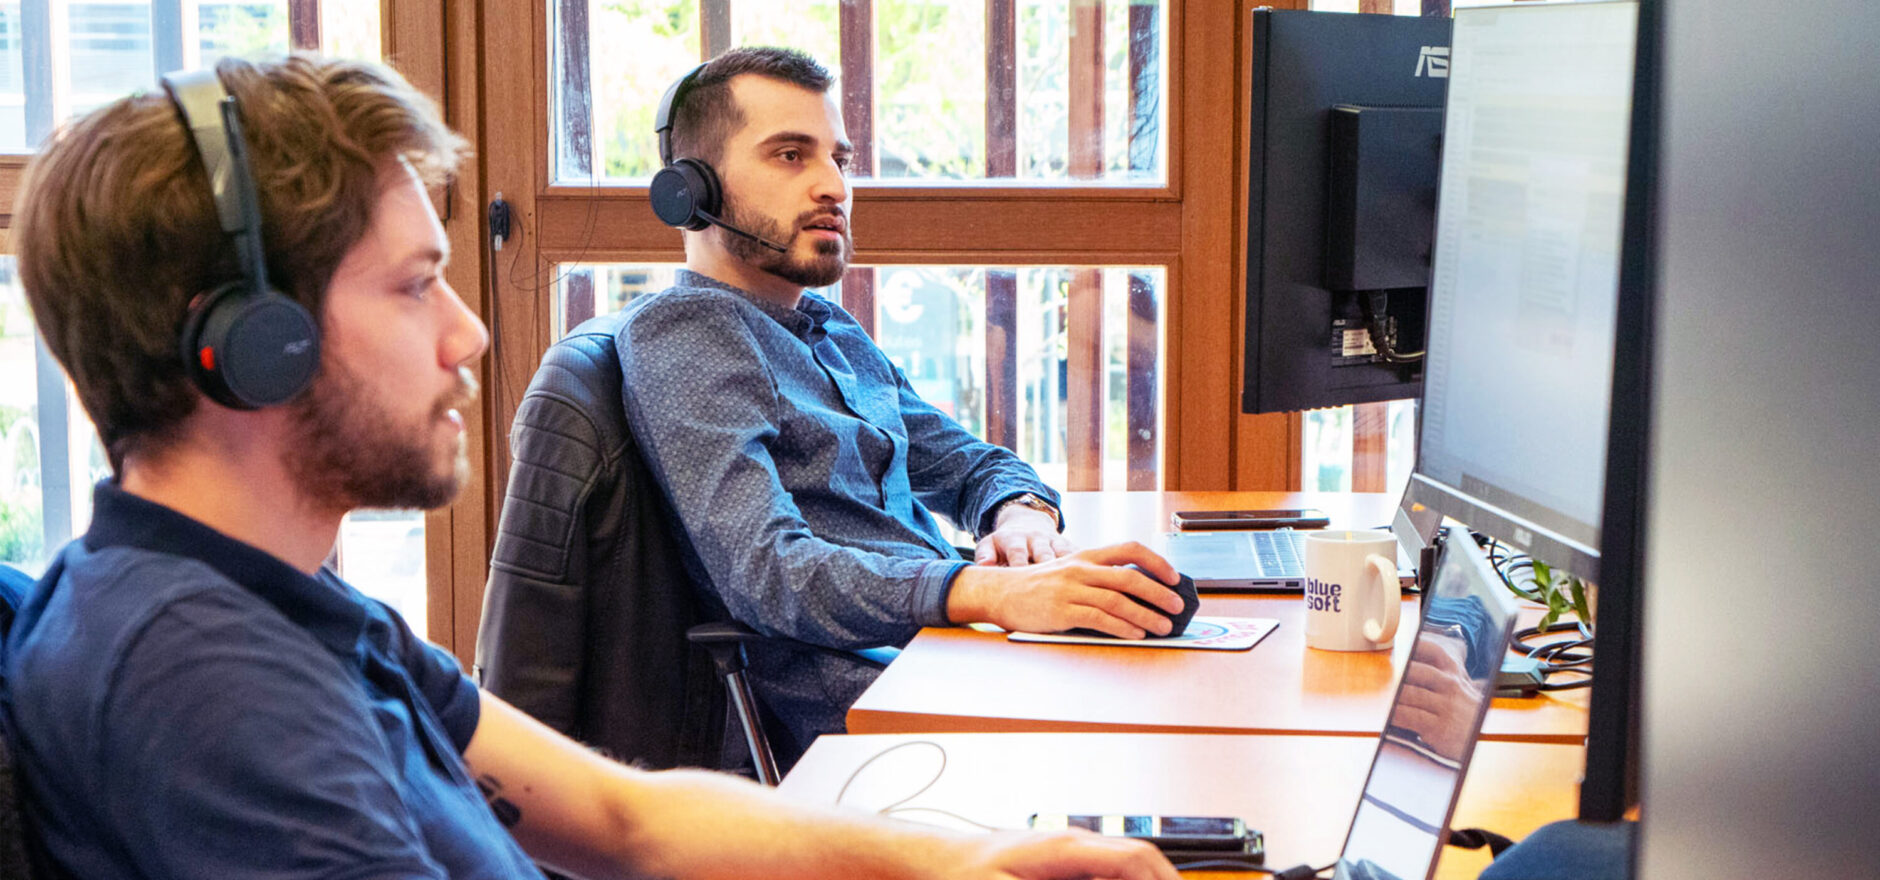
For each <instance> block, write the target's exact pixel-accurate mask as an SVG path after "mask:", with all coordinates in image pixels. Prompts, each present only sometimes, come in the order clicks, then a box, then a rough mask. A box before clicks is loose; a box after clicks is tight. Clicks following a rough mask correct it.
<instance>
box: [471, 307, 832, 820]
mask: <svg viewBox="0 0 1880 880" xmlns="http://www.w3.org/2000/svg"><path fill="white" fill-rule="evenodd" d="M617 328H618V320H617V316H604V317H601V318H596V319H593V320H591V321H588V322H587V323H585V324H583V325H581V326H580V327H577V328H576V329H575V330H574V332H572V333H570V334H569V335H568V336H567V337H566V338H564V339H563V340H561V341H560V342H558V343H556V344H555V345H554V346H552V347H551V348H550V349H549V351H548V353H547V355H546V356H544V358H543V360H542V366H541V367H540V368H539V369H538V370H537V371H536V374H535V377H534V379H533V380H531V382H530V383H529V387H528V390H527V391H526V392H525V393H524V395H523V399H522V403H521V405H520V406H519V408H518V409H517V411H516V419H515V423H514V425H513V426H512V427H511V429H510V437H509V442H510V450H511V453H512V455H513V457H514V463H513V465H512V467H511V469H510V476H509V483H508V487H507V490H506V495H505V498H504V499H503V509H502V515H501V519H500V522H499V524H498V526H497V534H496V544H495V550H494V553H493V558H492V559H491V562H490V580H489V584H488V586H487V588H486V589H485V592H484V596H483V619H482V625H481V630H480V632H479V634H478V637H477V664H476V666H477V674H478V676H479V679H480V681H481V683H482V685H483V686H484V687H486V688H488V689H489V690H490V692H491V693H494V694H496V695H497V696H499V697H501V698H503V699H505V700H507V701H509V702H510V703H513V704H514V705H516V706H517V707H518V708H520V709H522V710H523V711H524V712H527V713H529V714H530V715H532V716H534V717H535V718H537V719H540V720H541V721H543V722H544V723H546V724H548V725H549V726H550V727H553V728H555V729H556V730H559V731H561V732H562V733H564V734H567V735H568V736H570V737H573V738H574V739H576V740H579V741H581V742H583V743H586V744H588V745H590V746H594V747H597V748H599V749H601V750H602V751H604V752H606V753H608V754H610V755H611V756H613V757H615V758H617V759H619V760H624V761H629V762H632V763H634V764H637V765H639V766H643V767H649V768H655V769H657V768H668V767H682V766H690V767H709V768H715V769H729V770H738V771H743V772H750V773H752V775H755V776H757V777H758V778H759V779H760V780H762V781H764V782H767V783H770V784H775V782H776V779H777V775H776V774H777V768H778V767H779V766H780V765H781V766H782V767H783V768H785V769H787V767H788V766H789V764H792V763H794V761H795V758H796V757H797V756H798V754H799V750H798V749H797V748H796V747H795V744H794V742H791V741H789V739H788V733H787V732H786V731H784V730H783V729H782V726H781V725H780V724H776V723H774V722H771V721H767V719H768V718H769V717H770V716H769V715H767V713H765V712H764V711H763V710H762V708H761V706H759V705H758V703H757V700H756V698H755V697H754V696H753V695H752V694H751V692H750V689H749V687H748V686H746V685H744V684H742V681H741V679H742V676H741V669H742V652H743V644H744V643H745V642H746V641H748V640H750V639H753V638H759V636H757V635H756V634H755V633H753V632H751V631H750V630H749V629H747V628H744V627H742V626H741V625H738V624H735V623H727V622H728V621H729V620H730V616H729V615H728V614H727V613H726V612H725V610H724V608H723V605H722V604H721V603H719V602H718V601H717V599H716V597H715V596H713V595H712V594H711V592H710V591H709V590H707V589H706V588H705V587H704V580H703V575H702V574H701V573H700V566H698V564H697V562H696V560H694V559H690V558H688V554H687V553H686V552H685V551H684V549H683V545H682V544H681V542H680V541H679V540H678V539H677V537H676V535H675V533H674V527H675V522H676V521H675V519H674V517H673V514H672V511H671V510H670V508H669V506H668V505H667V503H666V500H665V497H664V495H663V493H662V492H661V491H660V490H659V488H658V485H657V483H656V482H655V481H654V479H653V476H652V474H651V473H650V472H649V471H648V469H647V466H646V464H645V462H644V461H643V460H642V458H641V455H640V450H639V446H638V444H637V443H636V442H635V440H634V437H633V432H632V430H631V429H630V428H629V426H628V425H627V424H626V419H625V415H624V412H623V409H622V406H621V398H620V384H621V377H620V365H619V361H618V359H617V358H616V356H615V353H614V333H615V331H616V330H617ZM704 624H719V625H718V626H715V627H710V628H708V629H705V630H702V631H701V639H702V642H701V643H696V644H695V643H694V642H693V641H691V640H689V639H688V637H687V633H688V631H690V630H692V629H693V628H694V627H698V626H701V625H704ZM706 646H709V649H708V647H706ZM713 653H716V654H717V655H718V656H717V658H716V662H714V658H713V656H712V654H713ZM721 676H722V677H724V679H725V684H724V685H721V684H720V682H719V680H718V679H719V678H720V677H721ZM727 691H729V692H730V693H731V694H732V695H733V696H735V697H736V698H737V699H738V700H739V701H740V702H739V711H738V719H739V726H738V727H736V728H730V727H728V721H729V718H730V716H729V715H728V713H727V706H728V701H727ZM740 730H741V731H742V736H741V737H740V736H739V734H738V733H737V731H740ZM740 739H743V740H744V742H743V743H740V742H739V740H740ZM741 745H747V746H748V755H747V748H741V747H740V746H741ZM773 745H774V746H775V750H774V752H773ZM779 758H781V761H780V760H779ZM747 761H748V762H749V763H748V764H747V763H746V762H747Z"/></svg>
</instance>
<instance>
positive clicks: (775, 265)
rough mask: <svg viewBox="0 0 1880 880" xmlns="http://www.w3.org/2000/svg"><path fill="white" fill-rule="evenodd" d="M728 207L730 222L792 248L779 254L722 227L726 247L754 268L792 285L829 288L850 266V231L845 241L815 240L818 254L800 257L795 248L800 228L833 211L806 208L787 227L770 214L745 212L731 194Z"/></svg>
mask: <svg viewBox="0 0 1880 880" xmlns="http://www.w3.org/2000/svg"><path fill="white" fill-rule="evenodd" d="M724 207H725V215H724V217H725V222H726V223H728V224H730V225H732V226H736V227H737V228H739V229H742V230H744V231H745V232H749V233H750V234H752V235H755V236H757V237H758V238H762V239H765V240H767V241H770V242H774V243H776V244H780V245H783V246H784V247H785V248H788V250H785V251H784V252H783V253H777V252H776V251H773V250H771V249H770V248H767V247H764V246H763V245H761V244H758V243H757V242H754V241H752V240H750V239H748V238H745V237H744V236H742V235H738V234H737V233H735V232H728V231H726V230H722V229H721V230H719V231H718V234H719V235H720V236H721V240H722V241H723V242H724V245H725V250H726V251H729V252H730V253H731V255H732V256H734V257H737V258H738V259H740V260H743V261H744V262H745V263H746V264H748V265H750V266H751V267H753V268H756V269H762V270H763V271H765V272H769V273H770V274H772V275H775V276H777V277H778V278H782V279H783V280H785V281H788V282H790V283H791V284H799V285H802V286H804V287H827V286H829V285H831V284H834V283H836V282H837V281H840V280H842V273H843V271H844V270H846V269H848V267H849V258H850V257H852V256H853V255H854V245H853V244H852V243H851V242H850V240H849V235H848V233H847V232H846V231H845V232H843V233H842V240H841V241H827V240H824V239H821V238H818V239H816V240H815V241H814V242H813V243H812V244H813V246H814V248H815V251H816V253H815V256H813V257H811V258H809V259H807V260H799V259H796V256H795V248H794V247H793V245H794V244H795V241H796V234H797V230H799V229H801V228H802V227H803V224H805V223H808V222H809V221H811V220H814V219H815V218H817V217H823V216H828V215H829V214H830V213H832V212H830V211H826V210H824V211H805V212H803V213H802V214H799V215H797V217H796V222H795V225H794V226H793V227H785V226H784V225H783V224H781V223H778V222H776V221H774V220H771V219H770V218H769V217H762V216H758V215H756V214H748V215H747V214H745V213H744V212H743V211H741V210H740V209H739V207H738V205H737V203H735V202H733V201H731V199H730V198H729V197H727V198H726V199H725V206H724Z"/></svg>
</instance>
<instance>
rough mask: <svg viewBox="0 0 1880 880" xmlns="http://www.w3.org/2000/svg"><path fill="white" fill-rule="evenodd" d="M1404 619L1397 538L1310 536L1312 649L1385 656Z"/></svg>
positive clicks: (1346, 533)
mask: <svg viewBox="0 0 1880 880" xmlns="http://www.w3.org/2000/svg"><path fill="white" fill-rule="evenodd" d="M1402 615H1403V585H1402V584H1401V583H1400V582H1399V581H1398V580H1397V536H1395V535H1393V534H1391V533H1390V532H1371V531H1351V530H1347V529H1327V530H1325V531H1322V532H1311V533H1308V534H1307V535H1306V646H1307V647H1309V648H1318V649H1319V650H1321V651H1382V650H1384V649H1386V648H1389V647H1390V645H1391V642H1392V640H1394V639H1396V637H1397V621H1398V619H1399V618H1400V617H1401V616H1402Z"/></svg>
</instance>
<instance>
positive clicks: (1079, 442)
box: [1064, 269, 1108, 492]
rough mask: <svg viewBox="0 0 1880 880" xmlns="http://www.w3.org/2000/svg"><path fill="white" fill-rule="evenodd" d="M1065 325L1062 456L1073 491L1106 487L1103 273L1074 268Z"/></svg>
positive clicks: (1095, 270) (1069, 484) (1069, 485)
mask: <svg viewBox="0 0 1880 880" xmlns="http://www.w3.org/2000/svg"><path fill="white" fill-rule="evenodd" d="M1066 311H1067V318H1068V321H1067V326H1066V327H1065V343H1066V344H1065V350H1066V351H1065V356H1066V358H1067V359H1068V361H1069V362H1068V363H1067V364H1066V365H1065V385H1066V386H1067V387H1066V389H1065V412H1064V418H1065V430H1064V446H1065V449H1064V454H1065V458H1066V460H1067V461H1068V462H1069V463H1070V470H1069V475H1068V479H1067V481H1066V482H1067V486H1068V488H1069V489H1070V490H1071V491H1073V492H1083V491H1093V490H1097V489H1102V488H1103V398H1104V394H1103V392H1104V379H1105V376H1106V374H1107V372H1108V371H1106V370H1105V369H1104V368H1103V272H1102V270H1099V269H1074V270H1072V271H1071V273H1070V293H1069V303H1068V306H1067V309H1066Z"/></svg>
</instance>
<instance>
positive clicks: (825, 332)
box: [609, 48, 1182, 744]
mask: <svg viewBox="0 0 1880 880" xmlns="http://www.w3.org/2000/svg"><path fill="white" fill-rule="evenodd" d="M831 85H832V78H831V77H830V75H829V73H828V71H827V70H825V69H824V68H823V67H822V66H821V65H819V64H818V63H816V62H815V61H814V60H812V59H810V58H809V57H807V56H805V55H803V54H801V53H798V52H794V51H790V50H784V49H770V48H744V49H735V50H732V51H730V52H727V53H725V54H723V55H720V56H719V57H718V58H716V59H714V60H712V61H711V62H709V63H707V64H704V65H701V66H700V67H698V68H696V69H694V70H693V71H692V72H691V73H688V74H687V75H686V76H685V77H683V78H681V79H680V80H679V81H678V82H676V83H675V84H674V85H673V86H672V87H671V89H669V90H668V92H667V93H666V95H665V97H664V99H663V100H662V101H661V105H660V110H659V113H658V118H657V121H656V125H657V128H658V133H659V138H660V149H661V158H662V160H663V161H665V162H666V163H667V164H666V167H665V168H664V169H663V170H661V171H660V172H659V173H658V174H657V175H655V177H654V178H653V181H652V184H651V187H650V195H651V201H652V205H653V209H654V211H655V212H656V213H657V214H658V215H659V216H660V218H661V219H662V220H664V221H665V222H667V223H668V224H671V225H674V226H678V227H680V228H682V229H684V230H686V231H685V234H684V238H685V253H686V264H685V269H684V270H683V271H681V272H680V273H679V276H678V279H677V283H676V286H674V287H672V288H670V289H668V290H665V291H661V292H659V293H657V294H654V295H651V296H647V297H642V298H640V299H638V300H635V301H634V302H632V303H630V304H629V305H628V306H627V309H626V310H625V312H624V313H623V314H621V315H619V316H617V317H615V318H613V319H612V320H614V321H616V324H612V325H609V326H617V327H618V332H617V333H616V348H617V350H618V352H619V358H620V366H621V372H622V392H621V393H622V396H623V398H624V400H625V407H626V415H627V422H628V424H629V425H631V426H632V429H633V431H634V432H635V434H636V436H637V437H638V439H639V441H640V443H641V444H642V446H643V447H644V450H645V454H646V458H647V460H648V462H649V463H650V465H651V468H652V471H653V473H654V475H655V477H656V478H657V479H658V481H659V482H660V484H661V485H662V486H663V488H664V489H665V491H666V493H667V496H668V498H669V499H670V501H671V502H672V506H673V508H674V509H675V510H676V512H677V514H678V517H679V520H680V522H681V524H682V525H683V528H684V533H685V537H686V538H687V539H688V541H689V544H690V546H691V549H692V551H693V552H695V553H696V555H697V561H698V562H699V563H700V564H702V566H703V569H704V572H705V574H706V575H707V577H708V580H709V582H710V586H711V588H712V589H713V590H714V591H715V592H716V594H717V596H718V598H720V599H722V600H723V602H724V604H725V606H726V607H727V609H728V610H729V612H730V613H731V615H732V616H733V617H735V618H736V619H738V620H739V621H741V622H743V623H745V624H748V625H749V626H751V627H753V628H755V629H757V630H759V631H760V632H762V633H765V634H766V635H771V636H781V637H783V638H782V639H771V640H769V641H767V642H764V643H760V644H753V645H752V646H751V647H750V654H751V658H750V669H751V675H752V680H753V682H754V684H755V686H756V688H757V691H758V693H759V695H760V696H761V697H763V698H764V699H765V701H766V703H767V704H768V705H769V706H770V707H771V709H772V710H773V711H774V712H776V713H777V714H778V715H780V716H781V717H782V718H783V720H784V721H785V722H786V724H787V726H788V728H789V732H790V733H791V734H792V735H793V736H794V738H795V739H796V740H797V742H798V743H799V744H807V743H808V742H809V740H810V739H812V738H814V737H815V736H816V735H818V734H822V733H831V732H841V731H842V730H843V729H844V728H843V713H844V712H845V711H846V710H847V708H848V707H849V705H850V704H852V703H853V702H854V701H855V699H856V698H857V697H858V696H860V694H861V692H862V690H863V689H865V688H866V687H867V686H868V684H869V683H870V682H871V681H873V679H874V677H875V676H876V675H877V674H878V671H879V670H878V668H877V667H874V666H871V665H868V664H866V663H863V662H860V661H856V660H852V659H850V658H848V657H847V656H846V655H844V654H843V653H841V651H843V650H856V649H865V648H871V647H876V646H883V645H900V644H905V643H906V642H907V640H908V639H910V638H912V637H913V636H914V634H915V633H916V632H917V631H918V630H919V628H920V627H922V626H945V625H948V624H960V623H975V622H988V623H993V624H997V625H999V626H1002V627H1004V628H1006V629H1012V630H1029V631H1036V632H1048V631H1057V630H1064V629H1070V628H1073V627H1086V628H1091V629H1096V630H1101V631H1103V632H1106V633H1110V634H1112V635H1116V636H1121V637H1124V638H1141V637H1142V636H1143V635H1144V634H1145V633H1146V634H1154V635H1160V634H1164V633H1166V632H1167V631H1168V628H1169V622H1168V619H1167V617H1166V616H1165V615H1164V614H1163V613H1160V612H1158V611H1157V610H1156V609H1155V608H1151V607H1149V606H1147V605H1143V604H1139V603H1138V602H1136V601H1133V599H1132V597H1139V598H1141V599H1142V600H1144V601H1145V602H1147V603H1151V604H1153V605H1154V606H1158V607H1159V608H1161V609H1165V610H1166V611H1168V612H1169V613H1176V612H1179V611H1180V610H1181V604H1182V602H1181V599H1180V598H1179V597H1177V596H1176V594H1175V593H1174V592H1173V591H1172V590H1169V589H1168V588H1167V587H1165V586H1163V584H1172V583H1174V582H1175V580H1176V578H1177V577H1178V575H1177V574H1176V572H1175V570H1174V568H1173V567H1171V566H1170V565H1169V564H1168V563H1167V562H1166V561H1165V560H1163V559H1162V558H1161V557H1160V556H1157V555H1156V554H1154V553H1152V552H1150V551H1149V550H1148V549H1146V548H1144V547H1142V546H1141V545H1137V544H1126V545H1119V546H1114V547H1107V548H1099V549H1093V550H1087V551H1083V552H1073V551H1072V548H1071V546H1070V545H1069V544H1068V543H1067V542H1066V541H1065V540H1064V538H1063V537H1062V535H1061V534H1060V530H1061V523H1060V522H1059V515H1058V509H1057V505H1056V498H1057V496H1056V493H1054V492H1053V491H1052V490H1051V489H1050V488H1048V487H1046V486H1045V485H1044V484H1043V483H1042V482H1040V481H1039V479H1038V476H1037V474H1036V473H1035V472H1034V471H1033V470H1032V469H1031V468H1030V466H1028V465H1026V464H1025V463H1024V462H1023V461H1021V460H1020V459H1019V458H1018V457H1017V456H1015V455H1013V454H1012V453H1011V452H1010V451H1008V450H1006V449H1003V448H1001V447H998V446H995V445H993V444H990V443H986V442H983V441H981V440H979V439H978V438H975V437H973V436H972V435H971V434H969V433H968V432H967V431H966V430H965V429H963V428H961V427H960V426H959V424H958V423H956V422H954V421H953V420H952V419H951V418H949V417H948V416H947V415H945V414H944V413H942V412H941V411H940V410H938V409H936V408H935V407H934V406H932V405H931V404H929V403H927V402H926V401H924V400H922V399H921V398H920V397H919V396H918V395H917V394H916V393H915V392H914V390H913V389H912V388H911V387H910V386H909V384H908V382H907V379H906V377H905V376H903V375H902V374H901V372H900V370H898V369H897V368H896V367H894V365H893V364H891V363H890V362H889V361H888V358H887V356H886V355H885V354H883V353H882V351H881V349H880V348H878V347H877V346H876V345H875V344H874V342H873V340H871V339H870V338H869V336H868V335H867V333H866V332H865V331H863V330H862V328H861V326H860V325H859V324H858V323H857V322H856V321H855V319H854V318H853V317H851V316H850V315H849V314H848V313H847V312H845V311H843V310H842V308H841V307H840V306H838V305H836V304H835V303H833V302H831V301H829V300H827V299H825V298H823V297H821V296H818V295H816V294H814V293H810V292H807V291H806V290H805V289H806V288H811V287H821V286H826V285H829V284H833V283H835V282H836V281H837V280H839V279H840V278H841V277H842V273H843V271H844V269H845V267H846V266H847V265H848V261H849V259H850V257H851V255H852V249H853V248H852V244H851V241H850V236H849V208H850V195H851V191H850V189H849V186H848V181H847V179H846V173H847V167H848V162H849V158H850V155H851V153H852V147H851V145H850V143H849V141H848V138H847V135H846V133H845V132H844V129H843V124H842V117H841V112H840V110H839V109H838V107H837V105H836V103H835V99H834V96H833V95H832V94H831V93H830V87H831ZM935 513H937V514H940V515H942V516H945V517H946V518H948V519H950V520H951V521H953V522H954V523H956V524H958V525H959V526H960V527H961V528H964V529H969V530H971V531H972V532H973V533H974V535H975V537H976V539H977V541H978V543H977V547H976V549H975V553H974V559H973V560H972V562H973V564H970V565H969V564H968V563H967V562H966V561H965V560H962V559H960V558H959V556H958V555H957V554H956V553H955V551H954V550H953V548H952V547H951V546H950V545H949V544H948V542H947V540H946V539H945V537H944V536H943V534H942V533H941V531H940V529H939V528H938V526H937V525H936V523H935V519H934V514H935ZM1131 563H1134V564H1136V565H1139V566H1141V570H1140V571H1139V570H1134V569H1131V568H1126V567H1124V566H1126V565H1128V564H1131ZM1145 571H1146V572H1148V574H1146V575H1145V574H1144V573H1143V572H1145ZM1157 579H1160V580H1161V581H1162V583H1157V582H1156V580H1157ZM817 648H822V649H829V648H833V649H839V650H837V651H830V650H818V649H817Z"/></svg>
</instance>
